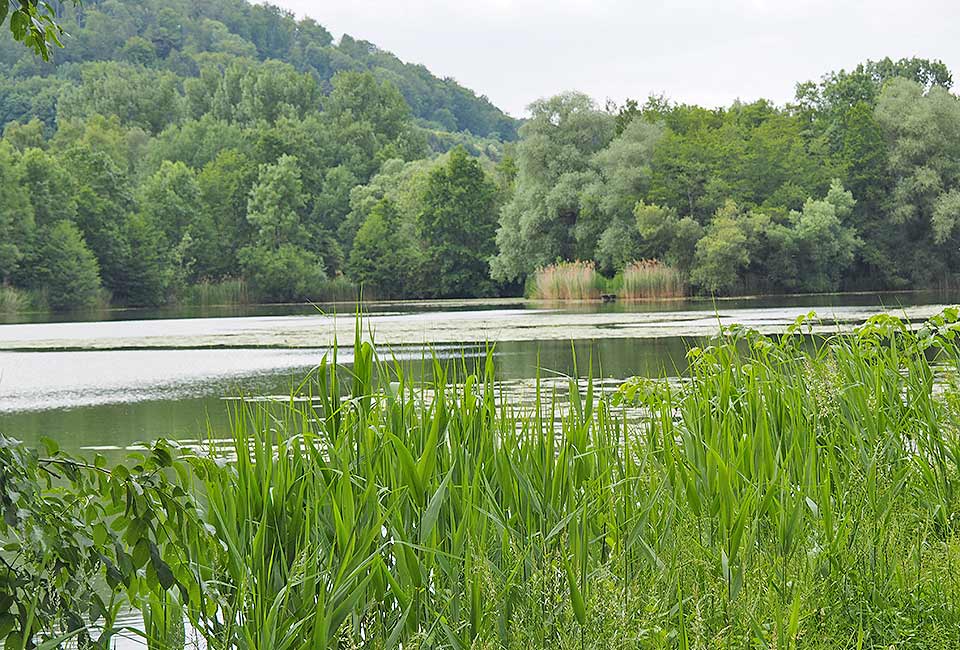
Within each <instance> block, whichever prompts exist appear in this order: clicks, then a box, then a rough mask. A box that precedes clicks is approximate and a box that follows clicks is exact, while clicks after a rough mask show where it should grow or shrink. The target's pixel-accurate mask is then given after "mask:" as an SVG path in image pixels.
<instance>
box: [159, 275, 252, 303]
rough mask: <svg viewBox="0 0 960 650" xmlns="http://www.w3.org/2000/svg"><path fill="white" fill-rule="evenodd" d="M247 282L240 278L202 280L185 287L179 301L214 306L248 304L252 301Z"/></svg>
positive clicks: (178, 298)
mask: <svg viewBox="0 0 960 650" xmlns="http://www.w3.org/2000/svg"><path fill="white" fill-rule="evenodd" d="M250 297H251V296H250V290H249V288H248V287H247V283H246V282H245V281H244V280H242V279H239V278H227V279H224V280H218V281H211V280H201V281H200V282H197V283H196V284H192V285H189V286H187V287H184V289H183V291H182V292H181V295H179V296H178V297H177V302H178V303H180V304H183V305H194V306H198V307H214V306H223V305H246V304H249V303H250V302H251V300H250Z"/></svg>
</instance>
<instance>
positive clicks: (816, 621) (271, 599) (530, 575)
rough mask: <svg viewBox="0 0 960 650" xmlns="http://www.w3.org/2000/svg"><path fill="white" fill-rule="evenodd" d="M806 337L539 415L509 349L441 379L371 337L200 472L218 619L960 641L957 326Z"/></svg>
mask: <svg viewBox="0 0 960 650" xmlns="http://www.w3.org/2000/svg"><path fill="white" fill-rule="evenodd" d="M804 326H805V323H803V322H798V323H797V324H796V325H794V326H793V327H791V328H790V330H789V332H788V333H787V334H786V335H784V336H782V337H774V338H769V337H764V336H761V335H759V334H756V333H755V332H751V331H749V330H744V329H742V328H737V327H734V328H729V329H726V330H724V331H723V333H722V334H721V335H720V336H719V337H718V338H717V339H716V340H715V341H713V343H712V344H711V345H709V346H706V347H702V348H694V349H691V350H690V353H689V356H690V361H691V363H690V367H689V370H688V371H687V372H686V374H685V376H684V377H682V378H681V379H680V380H679V381H666V380H660V379H639V378H638V379H635V380H631V381H629V382H627V383H626V384H625V385H624V386H623V388H622V389H621V390H620V391H618V392H617V393H616V394H615V395H603V394H600V392H599V391H598V389H597V388H596V387H595V385H594V384H593V382H592V381H590V380H587V381H580V382H578V381H576V380H575V379H574V378H571V379H570V381H569V383H568V385H567V387H566V394H565V395H558V394H557V392H556V389H555V388H551V389H549V390H548V389H546V388H544V386H545V385H544V384H541V382H540V380H539V379H538V380H537V392H536V399H535V400H534V402H533V403H531V404H509V403H506V402H505V400H504V399H503V396H502V395H501V394H500V389H499V388H498V385H497V383H496V382H495V377H496V368H495V362H494V358H493V356H492V354H490V355H488V356H487V357H486V358H485V359H483V360H481V361H480V362H478V363H476V364H473V363H468V362H466V361H459V362H456V363H444V362H441V361H439V360H437V359H425V360H424V361H423V362H422V364H423V366H424V368H418V370H419V371H420V372H418V373H417V374H418V376H424V375H426V376H430V377H431V378H430V379H429V380H427V381H419V382H418V381H414V380H413V379H412V378H411V377H412V376H413V373H412V372H411V370H412V368H410V367H409V366H405V364H402V363H400V362H393V361H389V360H384V359H380V358H378V356H377V354H376V352H375V349H374V348H373V347H372V346H371V345H370V344H369V343H367V342H361V340H360V335H359V328H358V335H357V341H356V343H355V346H354V359H353V363H352V364H351V365H350V366H349V367H344V366H341V365H338V363H337V358H336V353H334V354H333V356H332V357H329V358H325V359H324V360H323V361H322V363H321V364H320V366H319V367H318V368H317V370H316V371H315V373H314V374H313V375H312V378H311V380H310V381H309V382H307V383H306V384H305V385H304V389H303V391H302V393H303V394H302V395H301V397H302V398H310V399H306V400H305V399H298V400H294V399H291V400H290V401H288V402H284V403H275V404H272V405H264V404H262V403H257V404H246V405H243V406H240V407H238V409H237V411H236V413H235V422H236V426H235V433H234V438H233V440H232V441H230V443H229V444H228V445H227V446H226V447H217V448H213V449H211V453H210V455H209V456H203V457H196V458H194V459H193V460H192V461H191V462H192V463H193V466H194V468H195V470H196V471H197V473H198V476H199V477H200V479H201V481H202V486H203V489H202V495H201V497H200V499H199V500H200V501H202V502H204V503H206V506H205V517H206V519H207V521H208V522H209V525H210V529H211V531H212V536H213V538H214V539H215V540H216V543H215V544H214V545H212V546H210V547H206V550H205V551H204V552H203V554H202V557H201V558H200V559H199V560H198V561H200V562H201V563H202V564H203V565H204V567H205V569H204V570H205V571H206V573H207V576H208V580H207V582H206V583H205V590H204V592H203V594H197V595H196V596H195V597H194V598H193V599H192V600H191V601H190V602H189V603H188V606H187V610H188V611H189V616H190V618H191V621H192V623H193V625H194V626H195V627H197V628H198V629H200V630H202V631H203V633H204V635H205V636H206V637H207V639H208V642H209V644H210V647H239V648H295V647H296V648H301V647H311V648H326V647H343V648H349V647H364V648H395V647H400V644H401V643H402V647H404V648H441V647H443V648H473V647H480V648H587V647H589V648H714V647H729V648H754V647H763V648H871V647H884V648H885V647H890V646H894V647H897V648H940V647H956V646H957V645H958V644H960V578H958V576H960V571H958V562H960V434H958V424H960V397H958V395H960V393H958V392H957V386H956V373H957V372H958V371H960V352H958V348H957V336H958V334H960V331H958V326H957V312H956V311H955V310H949V311H948V312H946V313H945V314H944V315H942V316H940V317H937V318H936V319H934V320H932V321H930V322H929V323H927V324H926V325H925V326H924V327H923V328H922V329H921V330H920V331H919V332H913V331H910V329H909V328H908V327H907V325H906V324H905V323H903V322H901V321H899V320H897V319H895V318H892V317H889V316H879V317H875V318H872V319H870V320H869V321H868V322H867V323H866V324H865V325H864V326H862V327H860V328H858V329H857V330H856V332H854V333H853V334H844V335H839V334H838V335H836V336H830V337H826V338H818V339H810V338H809V337H804V336H801V333H802V329H803V327H804ZM424 370H427V371H429V372H426V373H424V372H423V371H424ZM587 371H588V372H587V375H588V376H589V375H590V374H592V373H590V369H587ZM628 407H630V409H639V412H640V416H639V417H637V416H636V411H635V410H628ZM631 413H632V414H633V415H630V414H631ZM223 457H232V458H234V459H235V460H233V461H231V462H226V463H224V462H223V461H221V460H219V459H221V458H223Z"/></svg>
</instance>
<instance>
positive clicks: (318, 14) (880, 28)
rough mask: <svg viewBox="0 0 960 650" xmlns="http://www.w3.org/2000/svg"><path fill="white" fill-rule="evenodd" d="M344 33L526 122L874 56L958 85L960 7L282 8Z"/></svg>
mask: <svg viewBox="0 0 960 650" xmlns="http://www.w3.org/2000/svg"><path fill="white" fill-rule="evenodd" d="M272 1H273V2H274V3H276V4H279V5H280V6H282V7H285V8H287V9H290V10H292V11H294V12H296V13H297V15H299V16H303V15H309V16H311V17H312V18H314V19H315V20H317V21H318V22H319V23H321V24H322V25H324V26H325V27H326V28H327V29H328V30H330V32H331V33H332V34H333V35H334V38H337V39H339V37H340V35H342V34H343V33H347V34H350V35H351V36H353V37H354V38H359V39H363V40H367V41H371V42H372V43H374V44H376V45H377V46H379V47H380V48H382V49H385V50H388V51H390V52H393V53H394V54H396V55H397V56H398V57H400V58H401V59H402V60H404V61H408V62H412V63H422V64H424V65H426V66H427V67H428V68H429V69H430V70H431V71H432V72H433V73H434V74H436V75H438V76H441V77H443V76H447V77H453V78H454V79H456V80H457V81H459V82H460V83H461V84H463V85H464V86H466V87H468V88H470V89H472V90H474V91H475V92H477V93H478V94H481V95H486V96H487V97H489V98H490V100H491V101H493V103H494V104H496V105H497V106H499V107H500V108H502V109H504V110H506V111H507V112H508V113H510V114H512V115H514V116H518V117H519V116H523V115H525V114H526V111H525V107H526V106H527V104H529V103H530V102H531V101H533V100H535V99H538V98H540V97H546V96H549V95H553V94H556V93H558V92H561V91H564V90H580V91H582V92H585V93H587V94H589V95H591V96H592V97H594V99H596V100H597V101H598V102H600V103H601V104H602V103H603V102H604V101H605V100H606V99H607V98H611V99H614V100H616V101H617V102H622V101H623V100H624V99H625V98H627V97H634V98H638V99H641V100H642V99H645V98H646V97H647V95H649V94H650V93H664V94H666V95H667V96H668V97H670V98H671V99H673V100H675V101H679V102H687V103H697V104H701V105H704V106H717V105H726V104H729V103H730V102H731V101H733V100H734V99H737V98H741V99H744V100H753V99H756V98H758V97H766V98H769V99H772V100H774V101H776V102H778V103H783V102H785V101H788V100H790V99H791V98H792V97H793V90H794V84H795V83H796V82H798V81H804V80H808V79H817V78H819V77H820V76H821V75H822V74H823V73H825V72H828V71H830V70H837V69H840V68H847V69H849V68H851V67H853V66H855V65H856V64H857V63H859V62H860V61H863V60H865V59H879V58H883V57H884V56H890V57H891V58H894V59H897V58H900V57H905V56H921V57H926V58H935V59H942V60H943V61H944V62H945V63H946V64H947V66H949V67H950V69H951V70H952V71H953V72H954V76H955V81H956V84H957V86H958V87H960V30H958V27H960V2H958V1H957V0H833V1H830V0H784V1H774V0H715V1H711V0H678V1H674V2H669V1H666V0H665V1H663V2H651V1H649V0H638V1H634V2H629V1H628V0H516V1H513V2H511V1H510V0H459V1H457V0H272Z"/></svg>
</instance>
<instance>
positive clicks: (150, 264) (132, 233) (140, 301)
mask: <svg viewBox="0 0 960 650" xmlns="http://www.w3.org/2000/svg"><path fill="white" fill-rule="evenodd" d="M124 235H125V239H126V241H127V245H128V250H129V253H128V255H129V257H128V258H127V260H126V263H125V264H124V270H125V278H124V283H123V293H122V294H121V300H123V301H124V302H125V303H126V304H128V305H131V306H136V307H156V306H158V305H162V304H164V303H165V302H167V299H168V298H169V297H170V296H169V294H170V286H171V282H172V281H173V279H174V275H173V264H172V260H171V251H170V249H169V247H167V246H166V244H165V242H164V235H163V233H162V232H161V231H160V229H159V228H157V227H156V225H155V224H154V223H153V222H152V221H151V220H150V219H148V218H147V217H146V216H145V215H143V214H131V215H130V216H129V217H128V218H127V220H126V228H125V232H124Z"/></svg>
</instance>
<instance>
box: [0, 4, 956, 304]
mask: <svg viewBox="0 0 960 650" xmlns="http://www.w3.org/2000/svg"><path fill="white" fill-rule="evenodd" d="M64 11H65V13H64V14H63V16H62V19H61V23H62V25H63V26H64V27H65V29H66V33H68V34H70V38H69V40H67V41H66V43H65V45H66V47H65V48H64V49H62V50H59V49H53V50H51V51H50V56H49V58H50V59H51V60H50V61H49V62H46V61H43V60H42V58H38V57H35V56H34V55H33V53H32V52H30V51H29V50H28V49H26V48H23V47H22V45H20V44H17V43H15V42H13V40H10V39H0V59H2V60H4V61H5V62H7V63H9V66H8V67H7V68H6V69H7V72H6V73H0V123H2V125H3V137H2V139H0V283H2V284H3V286H5V287H7V288H10V287H14V288H15V289H16V290H22V291H25V292H28V294H29V295H30V296H31V297H32V299H33V301H34V302H35V303H40V304H45V305H47V306H49V307H51V308H55V309H65V308H71V307H82V306H87V305H91V304H96V303H98V302H100V303H102V302H104V301H107V300H108V301H111V302H113V303H115V304H123V305H137V306H139V305H145V306H152V305H160V304H164V303H166V302H169V301H171V300H176V299H178V297H181V296H183V295H185V294H186V293H188V292H189V290H190V288H191V287H193V286H195V285H199V284H209V283H218V282H225V281H232V280H235V279H242V280H243V281H244V282H245V283H246V284H247V285H248V286H249V287H250V290H251V291H252V292H253V294H254V297H255V298H256V299H258V300H265V301H289V300H304V299H323V298H325V297H328V296H331V295H333V294H334V293H335V292H336V290H337V288H338V287H343V286H346V287H358V286H361V285H362V286H363V287H364V291H365V293H366V295H367V296H370V295H373V296H377V297H384V298H392V297H430V298H445V297H473V296H488V295H497V294H515V293H518V292H520V291H521V290H522V287H523V285H524V283H525V282H526V281H528V280H529V279H530V278H531V277H532V276H533V274H534V273H535V272H536V270H537V269H538V268H541V267H543V266H546V265H549V264H552V263H555V262H557V261H563V260H581V261H593V262H595V263H596V266H597V268H599V269H600V270H601V272H603V273H604V274H606V275H608V276H612V275H614V274H616V273H618V272H619V271H621V270H622V269H623V268H624V267H626V266H627V265H629V264H630V263H632V262H633V261H635V260H644V259H646V260H659V261H660V262H661V263H663V264H667V265H669V266H670V267H672V268H673V269H676V270H677V271H679V272H680V273H682V275H683V277H685V278H687V281H688V282H689V283H690V285H691V286H692V287H693V289H694V290H695V291H697V292H700V293H705V294H711V293H713V294H730V293H738V292H745V291H786V292H795V291H833V290H855V289H898V288H915V287H931V286H937V285H940V284H943V283H949V282H951V281H953V280H954V279H955V277H956V273H957V270H958V269H957V262H956V261H955V260H956V257H957V256H956V255H955V253H956V251H957V250H958V247H960V239H958V238H960V232H958V229H957V228H956V222H957V217H958V216H960V165H958V164H957V161H958V160H960V156H958V154H960V151H958V148H960V104H958V100H957V98H956V97H955V96H954V95H953V94H952V93H951V92H950V88H951V85H952V77H951V74H950V71H949V70H948V69H947V68H946V67H945V66H944V65H943V64H942V63H940V62H938V61H929V60H924V59H904V60H900V61H891V60H889V59H885V60H882V61H877V62H869V61H868V62H866V63H864V64H862V65H860V66H858V67H857V68H855V69H854V70H852V71H849V72H847V71H840V72H835V73H830V74H827V75H825V76H824V77H823V78H822V79H821V80H819V81H817V82H806V83H801V84H798V86H797V92H796V97H795V99H794V101H792V102H790V103H788V104H787V105H784V106H778V105H775V104H773V103H772V102H769V101H766V100H758V101H755V102H751V103H745V102H740V101H738V102H735V103H734V104H733V105H731V106H729V107H725V108H718V109H708V108H703V107H699V106H693V105H686V104H677V103H674V102H671V101H669V100H667V99H666V98H662V97H651V98H649V99H647V100H646V101H644V102H643V103H641V102H639V101H635V100H628V101H627V102H625V103H624V104H623V105H616V104H612V103H608V104H607V105H606V106H603V107H601V106H598V105H596V104H595V103H594V102H593V101H592V100H591V99H589V98H588V97H586V96H584V95H581V94H578V93H565V94H561V95H558V96H555V97H552V98H547V99H543V100H540V101H537V102H534V103H533V104H532V105H531V107H530V113H531V115H530V117H529V119H527V120H526V121H525V123H524V124H523V126H522V127H521V128H520V129H519V141H517V142H515V143H514V142H510V141H509V140H505V139H504V136H506V137H507V138H509V137H510V136H511V132H510V127H509V124H514V123H513V122H512V121H511V120H510V119H509V118H507V116H504V115H503V114H502V113H499V111H496V109H495V108H493V107H492V105H489V102H486V100H484V99H483V98H477V97H476V96H474V95H472V93H470V92H469V91H466V90H464V89H462V88H461V90H463V93H466V94H463V93H459V91H457V92H453V91H452V90H451V89H454V90H455V89H456V88H459V86H456V84H455V83H454V82H452V81H449V80H445V81H441V80H437V79H435V78H433V77H432V76H430V75H429V73H427V72H426V71H425V69H422V68H420V67H417V66H409V65H407V64H402V63H400V62H399V61H398V60H396V59H395V58H394V57H392V55H388V54H387V53H383V52H381V51H379V50H376V48H373V46H369V44H367V45H364V46H359V45H358V43H359V42H358V41H354V40H352V39H349V38H348V37H345V38H344V39H343V40H342V41H341V42H340V43H339V44H337V45H333V44H332V39H331V38H330V37H329V33H328V32H326V30H325V29H323V28H322V26H320V25H317V24H316V23H314V22H312V21H310V20H309V19H305V20H301V21H297V20H295V19H294V18H293V17H292V16H290V15H289V14H285V13H284V12H282V11H280V10H279V9H277V8H275V7H270V6H269V5H250V4H247V3H246V2H244V1H243V0H214V1H213V2H210V3H202V4H197V3H184V2H173V3H159V2H153V1H152V0H150V1H147V2H143V3H133V2H129V1H120V0H102V1H99V2H85V3H83V4H82V5H81V6H79V7H78V8H71V7H67V8H66V9H65V10H64ZM321 55H322V56H321ZM324 57H325V58H324ZM322 61H327V63H328V64H329V65H327V64H324V65H326V67H324V65H320V63H321V62H322ZM331 61H332V62H334V63H330V62H331ZM358 62H359V63H358ZM421 73H422V74H421ZM423 75H426V76H423ZM413 79H421V81H423V82H424V84H425V85H417V84H415V83H413V81H412V80H413ZM417 88H419V89H420V90H417V91H416V92H414V90H416V89H417ZM430 89H433V90H430ZM443 89H446V90H445V91H443V92H441V90H443ZM421 91H422V92H421ZM447 91H449V92H447ZM451 93H452V94H451ZM458 93H459V94H458ZM428 97H432V98H433V99H425V98H428ZM471 97H472V99H471ZM458 98H459V99H458ZM461 100H462V101H461ZM468 100H469V101H468ZM443 111H449V112H450V115H446V114H445V113H443ZM490 111H493V112H492V113H491V112H490ZM441 113H443V114H442V115H441ZM482 115H487V117H488V118H490V119H487V118H482V117H481V116H482ZM491 116H492V117H491ZM494 118H495V119H494ZM485 119H486V120H487V121H486V122H484V120H485ZM504 120H506V122H505V121H504ZM481 122H483V123H484V124H486V126H483V125H482V124H480V123H481ZM467 125H472V127H475V128H476V129H477V130H476V131H471V126H467ZM497 125H499V126H497ZM514 126H515V124H514ZM496 129H499V130H496Z"/></svg>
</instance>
